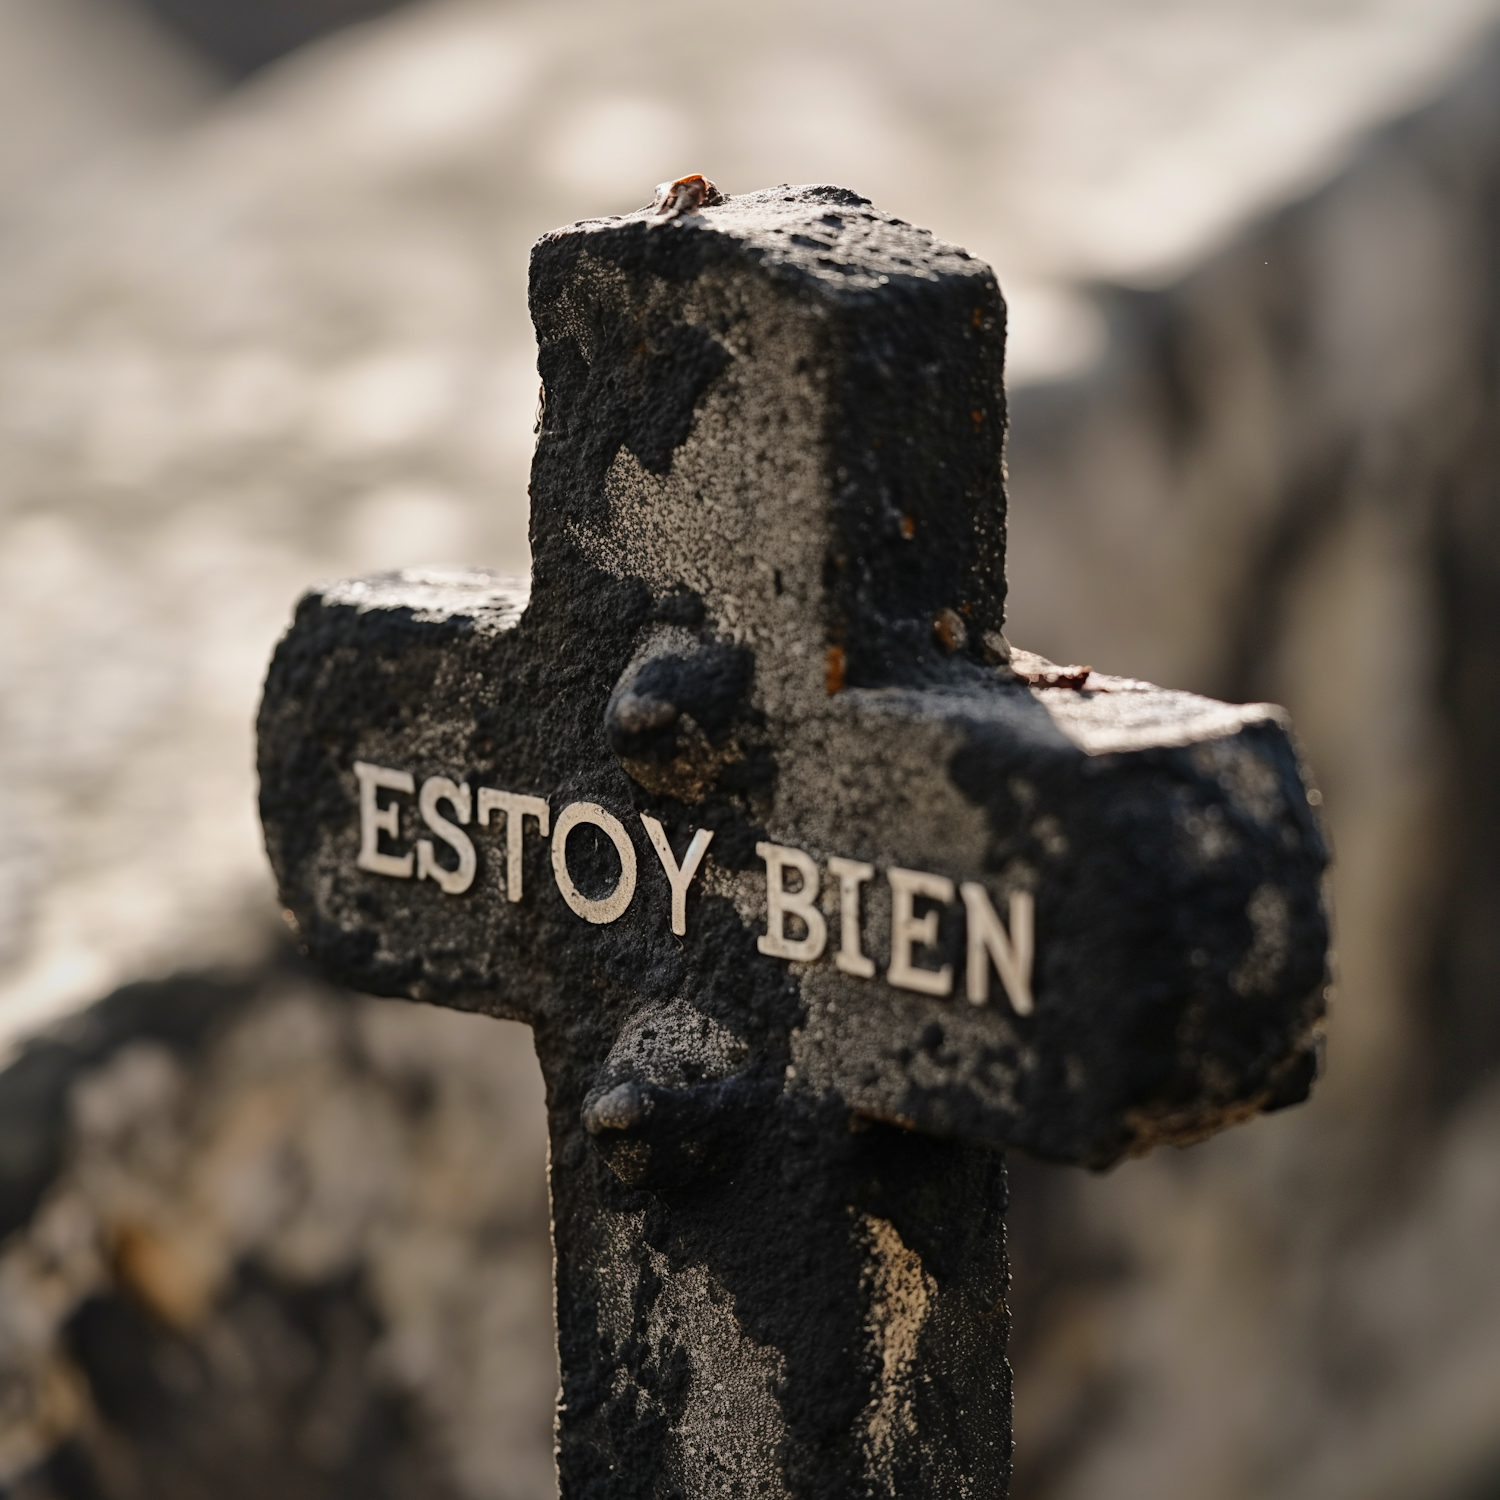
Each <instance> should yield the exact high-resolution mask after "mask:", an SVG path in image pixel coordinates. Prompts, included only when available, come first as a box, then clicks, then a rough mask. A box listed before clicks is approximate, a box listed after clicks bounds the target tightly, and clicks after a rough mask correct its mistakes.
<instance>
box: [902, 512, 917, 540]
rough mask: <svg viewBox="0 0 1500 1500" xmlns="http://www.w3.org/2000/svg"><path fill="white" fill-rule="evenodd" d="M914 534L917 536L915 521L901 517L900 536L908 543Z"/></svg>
mask: <svg viewBox="0 0 1500 1500" xmlns="http://www.w3.org/2000/svg"><path fill="white" fill-rule="evenodd" d="M916 534H917V523H916V520H915V519H914V518H913V517H911V516H902V517H901V535H902V536H904V537H905V538H906V539H907V541H910V540H911V539H912V537H914V536H915V535H916Z"/></svg>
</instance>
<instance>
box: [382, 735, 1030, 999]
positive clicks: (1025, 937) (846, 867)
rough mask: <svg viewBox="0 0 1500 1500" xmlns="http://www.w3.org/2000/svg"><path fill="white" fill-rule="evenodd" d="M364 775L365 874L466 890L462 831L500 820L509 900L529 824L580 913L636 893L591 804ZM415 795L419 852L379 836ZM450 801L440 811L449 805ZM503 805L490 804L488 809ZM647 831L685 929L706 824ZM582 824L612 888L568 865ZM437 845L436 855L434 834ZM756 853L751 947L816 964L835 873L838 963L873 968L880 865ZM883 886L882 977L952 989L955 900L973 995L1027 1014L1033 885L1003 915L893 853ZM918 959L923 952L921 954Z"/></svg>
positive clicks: (861, 970) (909, 986)
mask: <svg viewBox="0 0 1500 1500" xmlns="http://www.w3.org/2000/svg"><path fill="white" fill-rule="evenodd" d="M354 775H355V779H356V781H357V783H358V786H359V853H358V855H357V856H356V858H355V865H356V867H357V868H359V869H361V870H367V871H369V872H370V873H371V874H372V875H384V876H387V877H388V878H390V879H393V880H412V879H416V880H430V881H432V882H433V884H434V885H436V886H437V888H438V889H439V890H440V891H442V892H444V894H446V895H449V896H462V895H463V894H465V893H466V892H467V891H468V890H469V889H470V888H471V887H472V886H473V884H474V880H475V877H476V875H477V874H478V871H479V850H478V849H477V848H476V847H475V844H474V840H473V839H472V838H471V837H470V836H469V834H468V833H467V832H466V831H465V830H466V829H467V828H468V827H469V826H470V824H471V819H472V821H473V823H474V825H475V826H477V827H480V828H494V829H495V830H496V831H497V832H498V831H499V830H500V827H501V825H502V824H503V826H504V848H503V858H502V860H501V867H502V870H503V878H502V881H501V888H502V889H503V891H504V893H505V899H506V900H507V901H511V902H519V901H520V900H521V899H522V898H523V896H524V894H525V891H524V885H523V879H524V868H525V866H524V861H523V855H524V853H525V840H526V834H527V828H528V823H529V824H532V825H534V826H535V829H536V836H537V837H538V838H541V839H550V855H551V863H552V875H553V879H554V881H555V882H556V885H557V890H558V894H559V895H560V896H561V897H562V899H563V901H564V902H565V903H566V905H567V907H568V909H569V910H570V911H572V912H573V913H574V914H575V915H576V916H579V917H581V918H582V919H583V920H584V921H585V922H591V923H593V924H594V925H596V926H605V925H607V924H609V923H611V922H617V921H619V919H620V918H621V917H623V916H624V915H625V913H626V912H627V911H628V910H629V909H630V906H631V904H632V902H633V901H634V900H635V894H636V887H637V877H638V866H637V858H636V845H635V842H634V840H633V839H632V838H631V835H630V830H629V829H628V828H627V827H626V826H625V824H624V823H623V822H621V820H620V819H619V818H617V817H616V816H615V815H614V814H613V813H612V812H610V811H609V810H608V809H607V808H604V807H601V806H600V805H599V804H598V803H597V802H581V801H580V802H570V803H568V804H567V806H565V807H564V808H563V809H562V810H561V811H560V812H559V813H558V815H557V817H556V819H555V820H554V819H553V817H552V808H551V805H550V803H549V802H548V801H547V799H546V798H545V797H536V796H530V795H527V794H525V793H522V792H507V791H501V790H497V789H496V788H494V787H487V786H482V787H479V788H478V789H477V791H471V789H470V787H469V784H468V782H466V781H454V780H453V779H452V778H451V777H448V776H429V777H427V779H426V780H425V781H423V782H422V785H421V788H420V790H418V787H417V782H416V778H415V777H414V776H413V775H412V774H411V772H409V771H399V770H393V769H392V768H390V767H389V766H376V765H371V764H369V763H368V762H366V761H355V763H354ZM403 796H404V797H413V796H415V797H416V812H417V814H418V816H419V818H420V820H421V824H422V826H423V828H424V829H425V830H426V832H427V833H428V834H430V835H432V837H419V838H418V839H417V840H416V843H415V845H414V846H413V847H414V851H415V852H414V853H413V851H412V850H408V851H406V852H404V853H396V852H395V851H394V850H393V849H391V848H387V847H383V841H389V842H390V843H391V844H394V843H397V842H398V841H399V840H400V839H401V836H402V835H401V814H402V805H403V804H402V803H401V801H400V800H398V799H399V798H401V797H403ZM445 809H446V810H445ZM497 814H498V816H496V815H497ZM640 821H641V827H642V829H643V830H644V832H645V835H646V840H647V842H648V844H649V845H650V847H651V849H652V850H653V851H654V852H655V854H656V857H657V861H658V863H659V864H660V865H661V869H662V874H663V875H664V876H665V877H666V882H667V889H668V891H669V893H670V895H671V927H672V931H673V932H674V933H675V934H676V935H677V936H678V937H685V936H686V935H687V896H688V891H689V889H690V888H691V886H692V883H693V881H694V879H695V878H696V877H697V875H698V873H699V871H700V869H701V868H702V865H703V858H704V855H706V854H707V853H708V847H709V845H710V843H711V842H712V841H713V832H712V830H710V829H707V828H699V829H695V830H694V831H693V833H692V836H691V838H689V840H688V842H687V846H686V848H685V849H684V850H683V853H682V857H681V859H679V858H678V857H677V855H676V854H675V853H674V852H673V849H672V841H671V839H670V838H669V836H668V833H667V830H666V829H665V828H664V827H663V826H662V824H661V823H660V822H659V821H658V820H657V819H656V818H653V817H652V816H651V815H650V814H649V813H641V814H640ZM584 825H588V826H590V827H593V828H595V829H596V830H598V832H599V833H600V834H602V835H603V837H604V839H605V840H606V841H607V842H608V843H609V844H610V845H611V846H612V847H613V849H614V852H615V855H616V857H617V859H618V861H619V865H620V872H619V875H618V876H617V877H616V879H615V883H614V886H613V888H612V889H611V890H610V891H609V892H608V893H607V894H605V895H602V896H588V895H585V894H584V892H583V891H582V890H580V889H579V887H578V884H577V882H576V881H575V880H574V878H573V871H572V868H571V867H570V865H569V863H568V836H569V835H570V834H571V833H572V832H573V831H574V830H575V829H577V828H579V827H582V826H584ZM436 841H440V842H441V843H442V844H443V845H444V846H445V853H444V857H443V858H441V859H440V858H439V851H438V842H436ZM755 852H756V854H757V855H759V856H760V859H761V861H762V863H763V864H764V865H765V871H766V930H765V932H763V933H762V934H760V936H759V937H758V938H757V939H756V946H757V948H758V949H759V950H760V952H762V953H764V954H765V955H766V956H767V957H769V958H780V959H786V960H788V961H789V962H791V963H804V964H810V963H817V962H818V961H820V960H821V959H822V958H823V957H824V955H825V953H826V952H827V949H828V918H827V916H825V915H824V911H823V905H822V896H823V883H824V882H823V876H824V872H825V869H826V872H827V874H828V875H829V876H831V877H832V878H833V880H835V881H836V882H837V885H838V920H839V938H838V947H837V948H836V949H835V950H834V953H833V962H834V966H835V967H836V968H837V969H838V970H839V971H840V972H841V973H844V974H848V975H851V976H852V977H854V978H856V979H874V978H875V977H876V973H877V970H876V965H875V960H874V959H873V958H871V957H870V955H869V954H867V953H866V952H865V951H864V942H863V935H864V911H863V907H864V897H865V891H866V887H868V886H869V885H871V883H872V882H873V881H874V880H875V879H876V877H877V873H878V872H877V871H876V868H875V866H874V865H871V864H866V863H864V862H863V861H861V860H854V859H844V858H843V857H842V856H840V855H834V856H832V857H831V858H829V859H828V860H827V861H826V864H825V866H824V867H822V868H820V867H819V864H818V862H817V860H815V859H814V858H813V857H812V855H810V854H808V853H807V851H806V850H804V849H798V848H796V847H795V846H793V845H790V844H772V843H766V842H762V843H758V844H756V846H755ZM885 881H886V885H887V886H888V887H889V890H890V898H891V916H890V953H889V956H888V960H887V963H886V968H885V974H884V978H885V981H886V983H887V984H890V985H892V986H894V987H895V988H896V989H902V990H911V991H913V992H915V993H916V994H920V995H931V996H935V997H937V998H947V997H949V996H951V995H952V994H953V988H954V966H953V963H952V962H951V961H943V962H935V960H938V959H941V958H943V942H942V929H943V916H944V913H945V912H950V911H953V910H954V909H955V904H957V907H958V909H959V910H961V911H962V914H963V921H964V928H965V937H964V949H965V957H966V963H965V965H964V989H965V993H966V996H967V998H968V999H969V1001H970V1002H971V1003H972V1004H975V1005H985V1004H988V1003H989V1001H990V995H991V977H992V975H999V978H1000V985H1001V988H1002V989H1003V990H1004V992H1005V996H1006V999H1007V1000H1008V1001H1009V1002H1010V1006H1011V1009H1012V1010H1014V1011H1015V1013H1016V1014H1017V1015H1021V1016H1026V1015H1030V1014H1031V1012H1032V1010H1033V1009H1034V1005H1035V1002H1034V1000H1033V998H1032V993H1031V978H1032V968H1033V964H1034V960H1035V955H1036V902H1035V898H1034V897H1033V896H1032V894H1031V892H1030V891H1022V890H1017V891H1012V892H1011V893H1010V900H1009V905H1008V909H1007V912H1006V919H1005V920H1003V921H1002V919H1001V917H1000V914H999V913H998V912H997V911H996V910H995V907H994V904H993V902H992V901H991V900H990V895H989V892H988V891H987V890H986V889H985V888H984V887H983V886H982V885H980V884H979V883H978V882H977V881H972V880H966V881H964V882H963V883H962V884H961V885H957V886H955V884H954V882H953V881H952V880H951V879H950V878H949V877H948V876H946V875H934V874H931V873H929V872H927V871H925V870H908V869H905V868H903V867H902V866H900V865H891V866H890V867H889V868H887V870H886V871H885ZM924 960H925V961H924Z"/></svg>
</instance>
